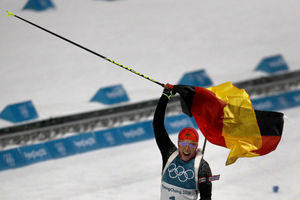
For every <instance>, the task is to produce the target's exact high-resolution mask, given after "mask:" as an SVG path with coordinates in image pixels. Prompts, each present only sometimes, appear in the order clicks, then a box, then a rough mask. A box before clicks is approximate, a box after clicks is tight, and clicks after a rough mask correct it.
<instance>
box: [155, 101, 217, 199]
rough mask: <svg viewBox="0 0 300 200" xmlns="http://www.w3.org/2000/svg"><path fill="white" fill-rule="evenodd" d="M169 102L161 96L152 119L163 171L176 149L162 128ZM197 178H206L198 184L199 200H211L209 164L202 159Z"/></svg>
mask: <svg viewBox="0 0 300 200" xmlns="http://www.w3.org/2000/svg"><path fill="white" fill-rule="evenodd" d="M168 102H169V99H168V97H166V96H165V95H162V96H161V97H160V99H159V101H158V104H157V107H156V110H155V114H154V119H153V128H154V134H155V139H156V143H157V146H158V148H159V150H160V152H161V155H162V162H163V165H162V170H163V169H164V167H165V165H166V163H167V161H168V159H169V157H170V156H171V154H172V153H173V152H175V151H177V147H176V146H175V145H174V143H173V142H172V141H171V139H170V137H169V135H168V133H167V131H166V129H165V126H164V119H165V111H166V107H167V104H168ZM198 175H199V177H198V178H201V177H207V181H206V182H204V183H199V187H198V188H199V192H200V200H211V191H212V184H211V182H209V181H208V177H209V176H211V175H212V173H211V169H210V167H209V164H208V163H207V162H206V161H205V160H204V159H202V160H201V162H200V167H199V173H198Z"/></svg>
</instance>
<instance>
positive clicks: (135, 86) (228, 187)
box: [0, 0, 300, 200]
mask: <svg viewBox="0 0 300 200" xmlns="http://www.w3.org/2000/svg"><path fill="white" fill-rule="evenodd" d="M53 2H54V3H55V5H56V9H55V10H49V11H46V12H41V13H40V12H32V11H22V7H23V6H24V4H25V3H26V1H11V0H1V2H0V35H1V37H0V44H1V45H0V52H1V54H0V56H1V59H0V83H1V86H0V94H1V98H0V110H2V109H3V108H4V107H5V106H6V105H7V104H10V103H14V102H20V101H24V100H28V99H31V100H32V101H33V103H34V105H35V107H36V109H37V110H38V113H39V116H40V119H46V118H49V117H55V116H61V115H66V114H72V113H78V112H83V111H89V110H93V109H101V108H105V106H104V105H101V104H97V103H91V102H89V100H90V98H91V97H92V96H93V95H94V94H95V93H96V91H97V90H98V89H99V88H100V87H104V86H109V85H114V84H119V83H121V84H123V85H124V87H125V89H126V90H127V92H128V94H129V97H130V99H131V102H138V101H141V100H147V99H153V98H158V97H159V96H160V93H161V88H160V87H158V86H156V85H154V84H153V83H151V82H150V81H147V80H143V79H141V78H139V77H137V76H136V75H134V74H130V73H129V72H127V71H125V70H123V69H120V68H119V67H117V66H114V65H113V64H111V63H109V62H107V61H105V60H103V59H99V58H97V57H95V56H94V55H91V54H89V53H87V52H84V51H83V50H81V49H78V48H76V47H74V46H72V45H70V44H68V43H65V42H64V41H61V40H59V39H57V38H54V37H53V36H50V35H49V34H47V33H44V32H41V31H40V30H38V29H36V28H34V27H32V26H29V25H28V24H25V23H24V22H21V21H20V20H18V19H16V18H13V17H10V18H8V17H7V13H6V11H7V10H9V11H11V12H13V13H15V14H17V15H20V16H22V17H24V18H26V19H28V20H31V21H33V22H35V23H37V24H39V25H41V26H44V27H45V28H48V29H50V30H52V31H54V32H56V33H58V34H61V35H63V36H65V37H67V38H69V39H71V40H74V41H76V42H78V43H80V44H82V45H84V46H86V47H88V48H90V49H92V50H95V51H97V52H98V53H100V54H103V55H104V56H106V57H108V58H111V59H113V60H115V61H117V62H119V63H121V64H123V65H125V66H127V67H131V68H133V69H135V70H136V71H138V72H141V73H143V74H145V75H147V76H149V77H151V78H153V79H155V80H158V81H160V82H163V83H166V82H170V83H176V82H177V81H178V80H179V79H180V78H181V76H182V75H183V73H185V72H187V71H193V70H197V69H205V70H206V71H207V73H208V74H209V75H210V77H211V78H212V80H213V81H214V84H215V85H216V84H220V83H222V82H225V81H232V82H235V81H239V80H245V79H249V78H253V77H259V76H262V75H263V74H262V73H259V72H254V71H253V69H254V68H255V67H256V65H257V64H258V63H259V61H260V59H261V58H262V57H264V56H269V55H273V54H278V53H281V54H282V55H283V56H284V58H285V59H286V61H287V62H288V64H289V66H290V69H291V70H297V69H299V68H300V59H299V52H300V47H299V41H300V28H299V27H300V2H299V1H297V0H285V1H282V0H252V1H246V0H239V1H237V0H228V1H217V0H210V1H203V0H191V1H174V0H164V1H158V0H148V1H146V0H120V1H100V0H90V1H82V0H72V2H69V1H63V0H53ZM299 111H300V110H299V108H293V109H289V110H283V112H284V113H285V114H286V116H287V118H286V123H285V127H284V133H283V138H282V141H281V142H280V144H279V146H278V149H277V150H276V151H274V152H272V153H270V154H269V155H266V156H263V157H257V158H245V159H240V160H238V161H237V163H235V164H233V165H231V166H227V167H225V166H224V163H225V160H226V157H227V154H228V151H227V150H226V149H224V148H220V147H217V146H214V145H211V144H208V146H207V150H206V155H205V158H206V160H207V161H208V162H209V163H210V165H211V168H212V170H213V173H214V174H221V180H219V181H216V182H214V185H213V199H222V200H226V199H231V200H235V199H238V200H248V199H249V200H250V199H251V200H254V199H256V200H258V199H265V200H266V199H275V200H296V199H300V192H299V184H297V183H299V178H300V172H299V169H300V162H299V161H298V157H299V152H300V151H299V150H300V149H299V146H298V144H297V143H298V142H299V140H300V137H299V134H298V133H297V132H298V131H297V130H298V128H297V125H298V124H299V121H300V116H299ZM11 125H12V124H10V123H8V122H6V121H3V120H0V127H4V126H11ZM172 138H173V139H175V136H172ZM160 170H161V158H160V154H159V151H158V150H157V147H156V145H155V142H154V141H153V140H149V141H144V142H140V143H135V144H130V145H123V146H120V147H115V148H109V149H103V150H99V151H93V152H89V153H85V154H81V155H76V156H71V157H67V158H63V159H58V160H50V161H46V162H42V163H38V164H34V165H31V166H28V167H24V168H19V169H14V170H7V171H3V172H0V180H1V187H0V199H1V200H11V199H20V200H27V199H46V200H48V199H56V200H57V199H64V200H66V199H72V200H73V199H74V200H79V199H108V200H109V199H114V200H116V199H145V200H147V199H158V198H159V181H160V177H159V175H160ZM274 185H278V186H279V193H273V192H272V187H273V186H274Z"/></svg>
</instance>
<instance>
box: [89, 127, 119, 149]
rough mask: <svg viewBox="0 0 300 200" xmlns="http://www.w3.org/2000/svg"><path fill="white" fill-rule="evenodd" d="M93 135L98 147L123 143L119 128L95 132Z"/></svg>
mask: <svg viewBox="0 0 300 200" xmlns="http://www.w3.org/2000/svg"><path fill="white" fill-rule="evenodd" d="M94 135H95V138H96V140H97V142H98V144H99V146H100V147H110V146H115V145H119V144H122V143H123V138H121V137H120V131H119V128H111V129H106V130H101V131H96V132H94Z"/></svg>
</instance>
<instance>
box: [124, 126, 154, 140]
mask: <svg viewBox="0 0 300 200" xmlns="http://www.w3.org/2000/svg"><path fill="white" fill-rule="evenodd" d="M120 137H122V138H123V141H124V143H130V142H136V141H141V140H146V139H149V138H152V137H153V129H152V128H151V123H150V122H142V123H136V124H132V125H128V126H123V127H121V128H120Z"/></svg>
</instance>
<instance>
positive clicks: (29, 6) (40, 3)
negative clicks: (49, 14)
mask: <svg viewBox="0 0 300 200" xmlns="http://www.w3.org/2000/svg"><path fill="white" fill-rule="evenodd" d="M48 8H54V4H53V3H52V2H51V0H29V1H28V2H27V3H26V5H25V6H24V8H23V10H35V11H43V10H46V9H48Z"/></svg>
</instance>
